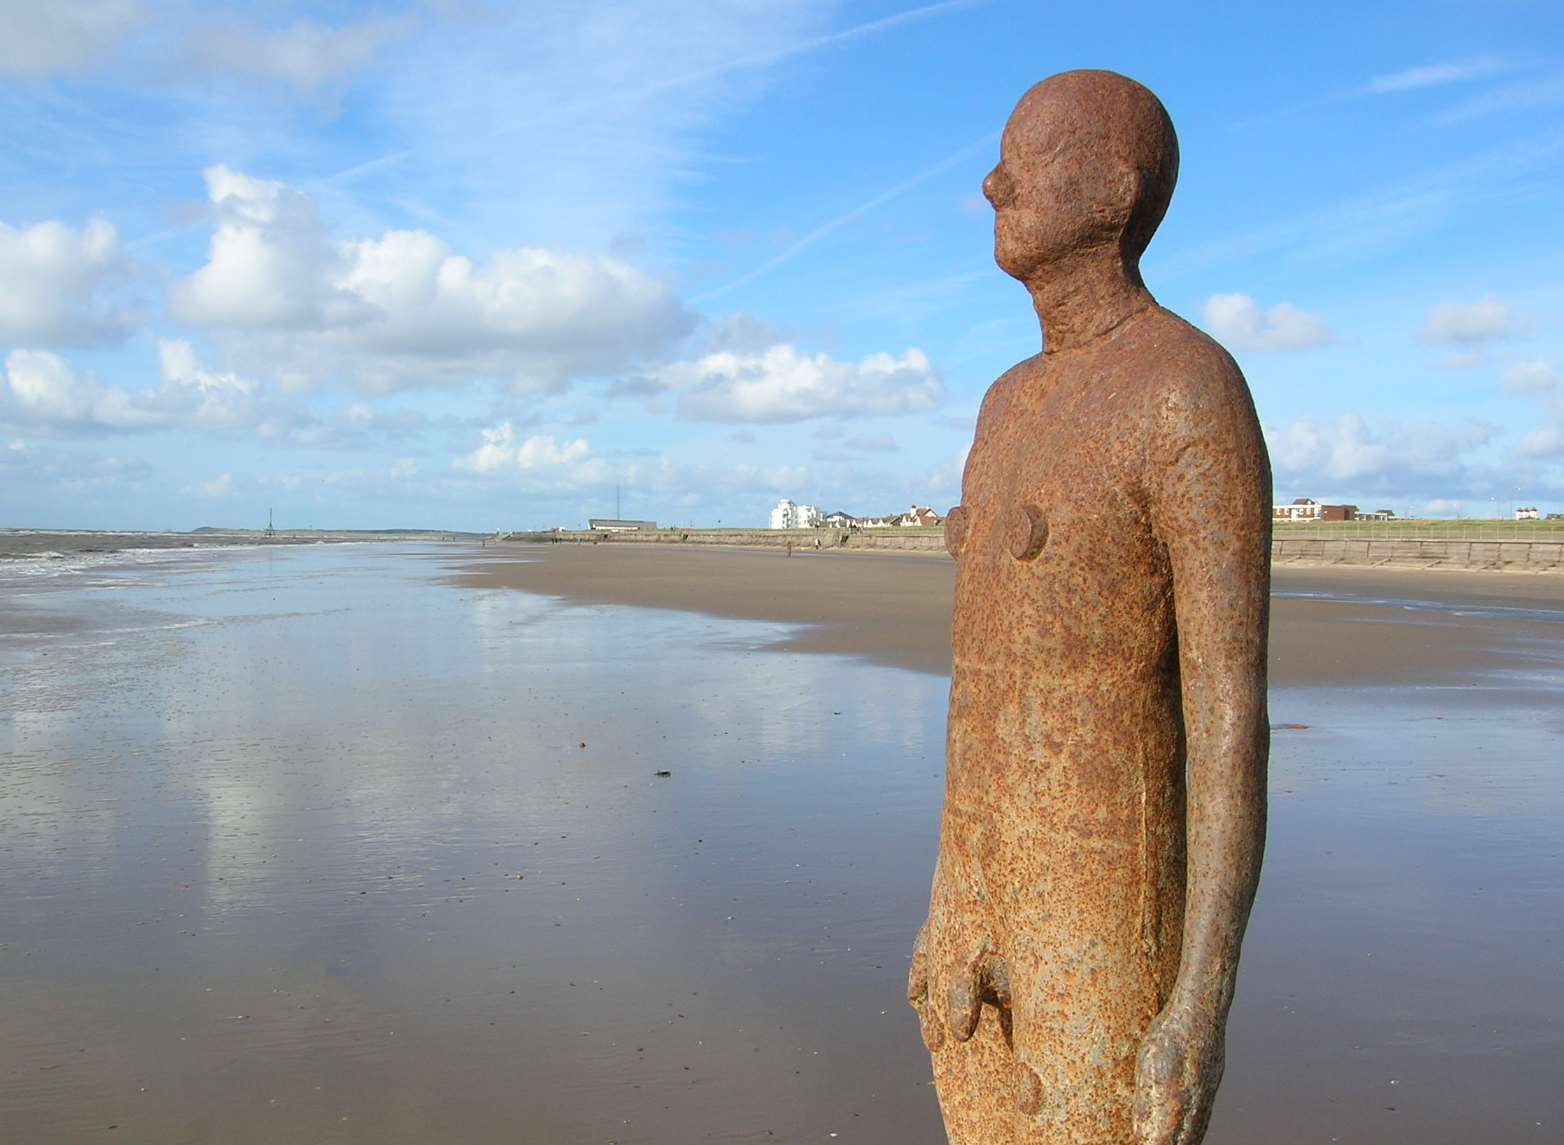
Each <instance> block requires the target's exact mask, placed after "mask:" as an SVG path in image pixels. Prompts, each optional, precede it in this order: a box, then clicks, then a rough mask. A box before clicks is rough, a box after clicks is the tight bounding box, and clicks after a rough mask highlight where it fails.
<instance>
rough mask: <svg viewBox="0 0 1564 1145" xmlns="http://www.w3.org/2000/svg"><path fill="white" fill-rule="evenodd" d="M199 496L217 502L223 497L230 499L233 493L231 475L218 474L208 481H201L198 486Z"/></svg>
mask: <svg viewBox="0 0 1564 1145" xmlns="http://www.w3.org/2000/svg"><path fill="white" fill-rule="evenodd" d="M200 490H201V496H203V497H211V498H212V499H213V500H217V499H220V498H223V497H232V496H233V491H234V479H233V476H232V475H231V474H228V473H223V474H220V475H218V476H216V477H214V478H212V480H210V481H203V482H202V483H201V485H200Z"/></svg>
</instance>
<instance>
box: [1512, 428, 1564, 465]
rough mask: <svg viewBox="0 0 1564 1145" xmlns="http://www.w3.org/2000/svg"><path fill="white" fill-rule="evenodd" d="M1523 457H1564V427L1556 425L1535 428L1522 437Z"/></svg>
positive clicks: (1521, 448)
mask: <svg viewBox="0 0 1564 1145" xmlns="http://www.w3.org/2000/svg"><path fill="white" fill-rule="evenodd" d="M1520 453H1521V456H1523V457H1564V429H1560V428H1559V427H1558V426H1556V425H1549V426H1543V427H1542V428H1541V429H1534V430H1532V431H1531V432H1530V433H1528V434H1527V435H1526V436H1525V437H1524V438H1522V439H1521V444H1520Z"/></svg>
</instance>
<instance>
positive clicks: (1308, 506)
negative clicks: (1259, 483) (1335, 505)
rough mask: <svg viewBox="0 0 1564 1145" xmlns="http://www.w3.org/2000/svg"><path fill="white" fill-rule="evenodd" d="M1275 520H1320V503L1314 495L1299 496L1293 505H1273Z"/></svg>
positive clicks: (1273, 517) (1272, 513)
mask: <svg viewBox="0 0 1564 1145" xmlns="http://www.w3.org/2000/svg"><path fill="white" fill-rule="evenodd" d="M1271 519H1272V520H1273V521H1318V520H1319V519H1320V503H1319V502H1318V501H1316V500H1315V499H1314V498H1312V497H1299V498H1297V499H1296V500H1295V501H1293V503H1292V504H1291V505H1272V506H1271Z"/></svg>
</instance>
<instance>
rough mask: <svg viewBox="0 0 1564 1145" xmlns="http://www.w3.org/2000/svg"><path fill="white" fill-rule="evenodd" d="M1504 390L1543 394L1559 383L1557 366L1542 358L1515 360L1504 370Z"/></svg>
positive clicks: (1515, 392) (1513, 392) (1514, 392)
mask: <svg viewBox="0 0 1564 1145" xmlns="http://www.w3.org/2000/svg"><path fill="white" fill-rule="evenodd" d="M1503 381H1504V390H1505V392H1506V393H1511V394H1544V393H1547V392H1548V391H1550V390H1552V389H1555V388H1556V387H1557V386H1558V384H1559V368H1558V366H1557V365H1555V364H1554V363H1553V362H1550V361H1548V360H1546V359H1544V358H1532V359H1530V360H1528V361H1524V362H1516V363H1514V364H1513V365H1511V366H1509V367H1508V368H1507V369H1506V370H1505V371H1504V378H1503Z"/></svg>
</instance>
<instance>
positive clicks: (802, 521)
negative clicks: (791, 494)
mask: <svg viewBox="0 0 1564 1145" xmlns="http://www.w3.org/2000/svg"><path fill="white" fill-rule="evenodd" d="M824 523H825V516H824V514H822V513H821V512H820V510H819V509H817V508H816V507H815V506H813V505H799V504H797V503H795V502H793V501H789V500H788V499H787V498H786V497H784V498H782V500H780V501H778V502H777V504H776V508H774V509H772V510H771V527H772V528H773V529H818V528H819V527H820V526H821V525H823V524H824Z"/></svg>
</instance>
